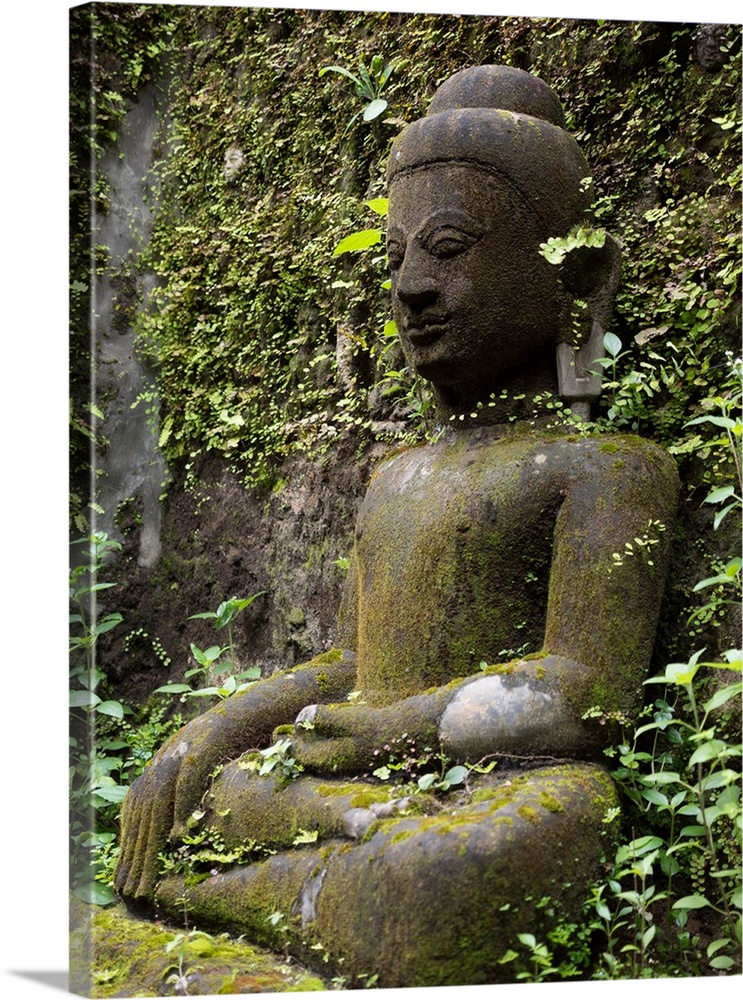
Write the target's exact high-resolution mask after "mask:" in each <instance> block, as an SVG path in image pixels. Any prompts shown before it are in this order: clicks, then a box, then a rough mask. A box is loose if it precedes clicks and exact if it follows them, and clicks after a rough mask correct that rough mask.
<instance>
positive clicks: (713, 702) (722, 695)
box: [703, 683, 743, 712]
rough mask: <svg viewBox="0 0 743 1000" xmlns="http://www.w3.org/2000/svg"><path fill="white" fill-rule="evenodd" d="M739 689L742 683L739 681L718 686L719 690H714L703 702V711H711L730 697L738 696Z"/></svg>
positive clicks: (742, 689) (742, 688) (741, 689)
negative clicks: (726, 685)
mask: <svg viewBox="0 0 743 1000" xmlns="http://www.w3.org/2000/svg"><path fill="white" fill-rule="evenodd" d="M741 691H743V684H740V683H738V684H731V685H730V686H729V687H724V688H720V690H719V691H715V693H714V694H713V695H712V697H711V698H710V699H709V701H706V702H705V703H704V706H703V708H704V711H705V712H712V711H714V709H716V708H719V707H720V706H721V705H724V704H725V703H726V702H728V701H730V699H731V698H739V697H740V694H741Z"/></svg>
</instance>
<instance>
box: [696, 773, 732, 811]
mask: <svg viewBox="0 0 743 1000" xmlns="http://www.w3.org/2000/svg"><path fill="white" fill-rule="evenodd" d="M739 780H740V774H738V772H737V771H733V770H731V769H730V768H729V767H728V768H723V770H721V771H713V772H712V774H708V775H707V777H706V778H702V780H701V781H700V783H699V788H700V789H701V791H703V792H707V791H709V789H710V788H723V787H724V786H725V785H732V784H733V783H735V784H736V785H737V783H738V781H739ZM718 805H719V800H718Z"/></svg>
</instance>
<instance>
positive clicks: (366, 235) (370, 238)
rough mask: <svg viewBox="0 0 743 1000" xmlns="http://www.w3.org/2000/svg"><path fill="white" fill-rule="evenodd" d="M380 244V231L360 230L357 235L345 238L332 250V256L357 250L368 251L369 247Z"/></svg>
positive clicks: (353, 234) (352, 234)
mask: <svg viewBox="0 0 743 1000" xmlns="http://www.w3.org/2000/svg"><path fill="white" fill-rule="evenodd" d="M381 242H382V230H381V229H362V230H360V231H359V232H357V233H351V235H350V236H345V237H344V238H343V239H342V240H341V241H340V243H339V244H338V246H337V247H336V248H335V250H333V256H334V257H339V256H340V255H341V254H343V253H353V252H356V251H358V250H368V249H369V247H373V246H376V245H377V243H381Z"/></svg>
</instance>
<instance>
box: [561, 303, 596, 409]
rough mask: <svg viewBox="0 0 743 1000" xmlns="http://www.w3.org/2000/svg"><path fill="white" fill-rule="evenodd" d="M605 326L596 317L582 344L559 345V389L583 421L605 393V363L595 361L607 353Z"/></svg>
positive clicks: (562, 396)
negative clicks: (605, 349)
mask: <svg viewBox="0 0 743 1000" xmlns="http://www.w3.org/2000/svg"><path fill="white" fill-rule="evenodd" d="M604 332H605V331H604V328H603V327H602V326H601V324H600V323H598V322H597V321H596V320H594V321H593V324H592V326H591V334H590V336H589V338H588V340H587V341H586V342H585V343H584V344H583V345H582V346H581V347H578V348H576V347H573V346H572V345H571V344H558V345H557V390H558V393H559V395H560V398H561V399H563V400H565V402H566V403H568V404H569V406H570V409H571V410H572V411H573V413H574V414H575V415H576V416H578V417H580V418H581V419H582V420H588V419H589V417H590V415H591V403H592V402H594V401H595V400H597V399H598V398H599V396H600V395H601V366H600V365H596V364H595V362H596V361H597V360H598V359H599V358H603V356H604V353H605V352H604Z"/></svg>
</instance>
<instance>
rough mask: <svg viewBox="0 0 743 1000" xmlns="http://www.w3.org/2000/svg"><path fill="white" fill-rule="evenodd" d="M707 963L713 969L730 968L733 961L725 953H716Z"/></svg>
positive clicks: (733, 963)
mask: <svg viewBox="0 0 743 1000" xmlns="http://www.w3.org/2000/svg"><path fill="white" fill-rule="evenodd" d="M709 964H710V966H711V967H712V968H713V969H732V967H733V966H734V965H735V962H734V961H733V959H732V958H728V956H727V955H716V956H715V957H714V958H713V959H712V961H711V962H710V963H709Z"/></svg>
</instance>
